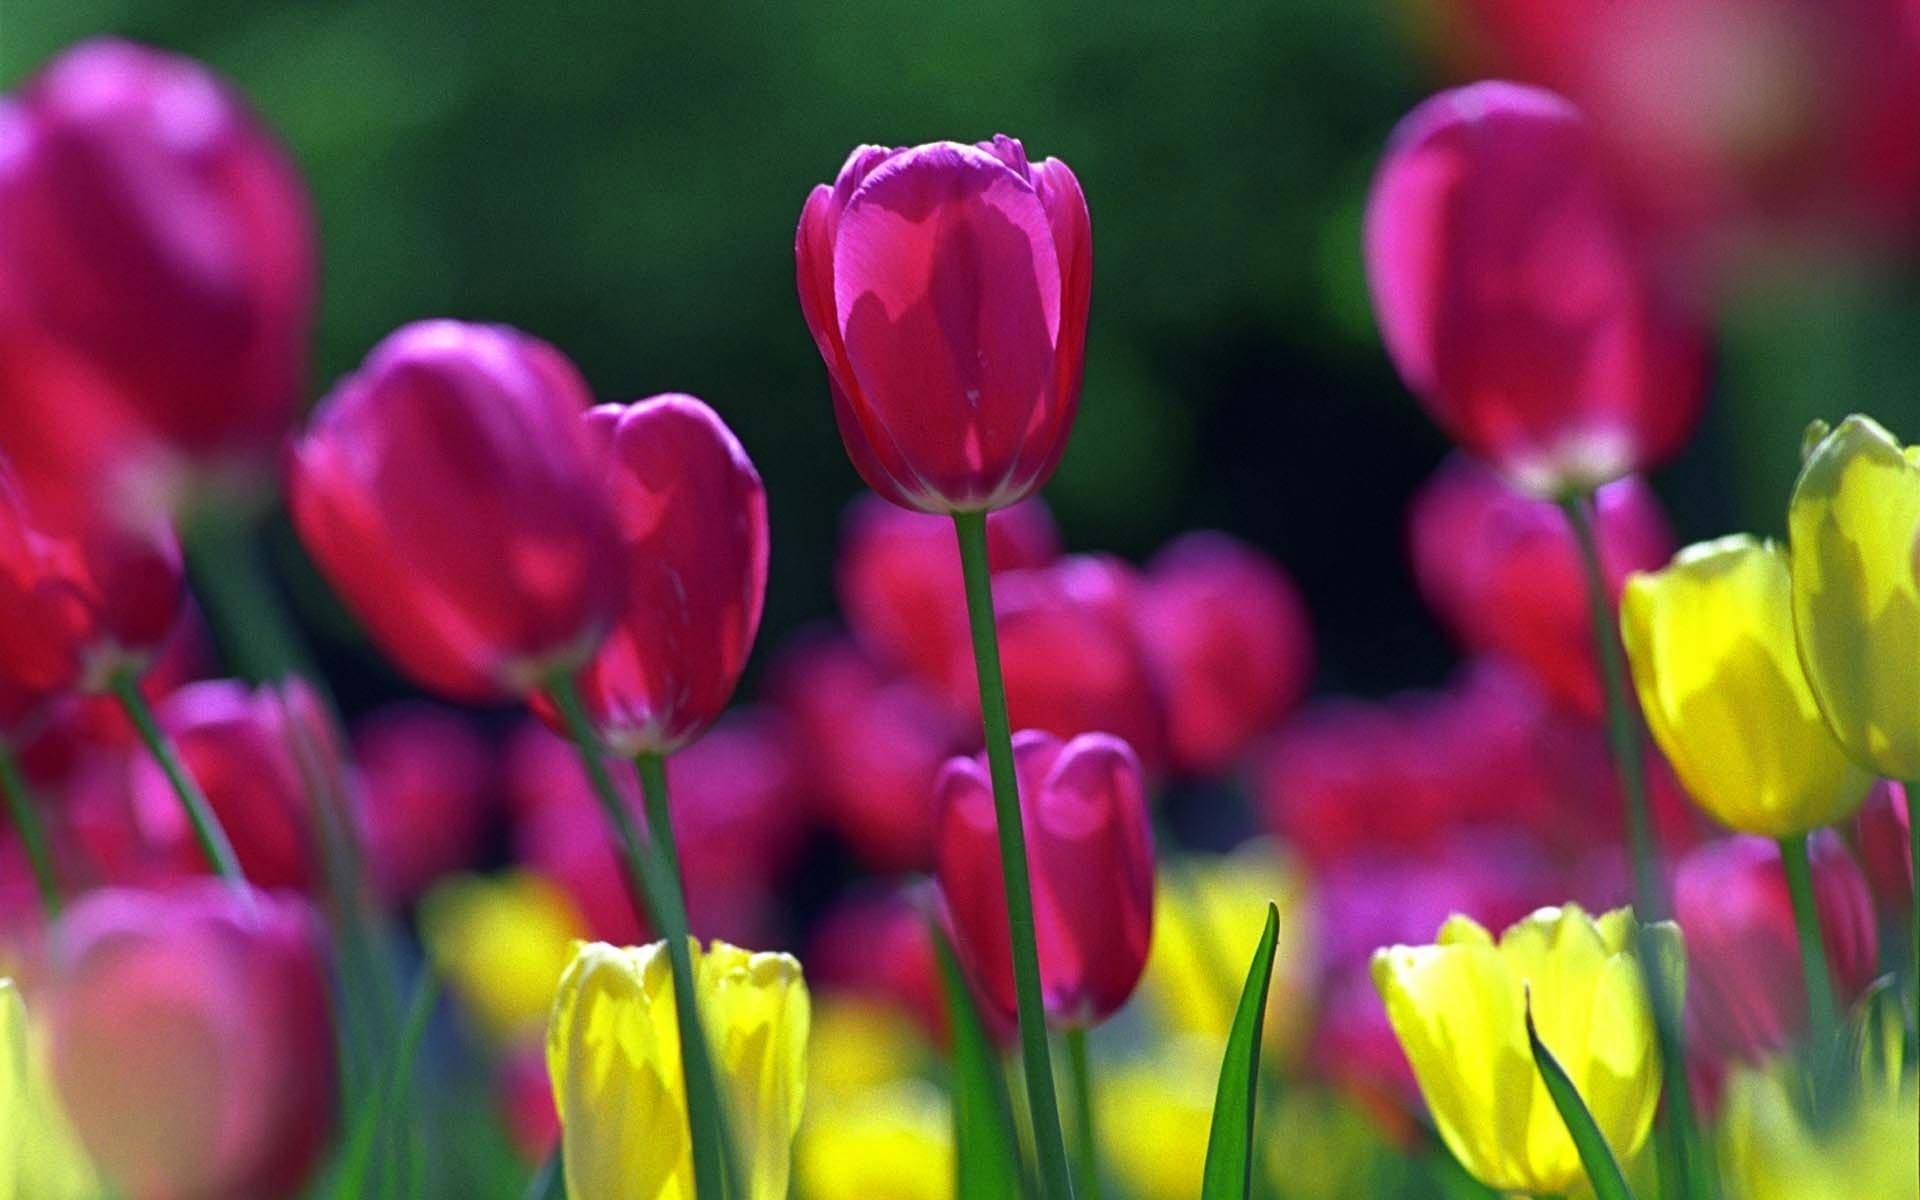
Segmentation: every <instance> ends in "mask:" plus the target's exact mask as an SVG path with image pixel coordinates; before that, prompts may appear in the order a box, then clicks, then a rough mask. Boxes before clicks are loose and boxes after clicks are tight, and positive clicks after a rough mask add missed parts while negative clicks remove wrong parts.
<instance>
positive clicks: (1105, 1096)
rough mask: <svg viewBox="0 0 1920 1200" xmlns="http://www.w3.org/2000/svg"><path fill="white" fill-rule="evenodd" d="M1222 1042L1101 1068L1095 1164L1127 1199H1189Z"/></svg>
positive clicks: (1194, 1043) (1192, 1039) (1177, 1041)
mask: <svg viewBox="0 0 1920 1200" xmlns="http://www.w3.org/2000/svg"><path fill="white" fill-rule="evenodd" d="M1225 1048H1226V1039H1225V1038H1224V1037H1219V1038H1215V1037H1210V1036H1206V1035H1203V1034H1193V1035H1188V1036H1184V1037H1178V1038H1173V1039H1170V1040H1168V1041H1166V1042H1164V1043H1162V1044H1161V1045H1160V1046H1159V1047H1158V1048H1157V1049H1155V1050H1154V1051H1153V1052H1152V1053H1151V1054H1149V1055H1147V1056H1146V1057H1144V1058H1138V1059H1134V1060H1131V1061H1123V1062H1118V1063H1115V1064H1113V1065H1112V1066H1110V1067H1107V1068H1106V1069H1104V1070H1102V1071H1101V1073H1100V1078H1099V1080H1098V1082H1097V1084H1096V1088H1095V1097H1096V1100H1097V1101H1098V1103H1099V1105H1100V1110H1099V1117H1098V1120H1097V1121H1096V1124H1095V1129H1096V1132H1097V1133H1098V1135H1099V1138H1100V1152H1101V1158H1102V1160H1103V1161H1104V1162H1105V1163H1106V1164H1107V1166H1108V1168H1109V1169H1110V1170H1111V1171H1112V1172H1113V1175H1114V1178H1115V1179H1117V1180H1118V1181H1119V1182H1120V1183H1121V1184H1122V1185H1123V1186H1124V1187H1125V1188H1126V1192H1127V1194H1128V1195H1130V1196H1137V1197H1139V1198H1140V1200H1192V1197H1194V1196H1196V1195H1198V1194H1199V1192H1200V1182H1201V1177H1202V1176H1203V1175H1204V1174H1205V1171H1206V1160H1207V1135H1208V1132H1209V1130H1210V1129H1211V1128H1212V1121H1213V1100H1214V1090H1215V1088H1216V1086H1217V1085H1218V1082H1219V1078H1218V1071H1219V1066H1220V1055H1221V1054H1222V1053H1223V1052H1224V1050H1225Z"/></svg>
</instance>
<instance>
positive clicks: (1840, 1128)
mask: <svg viewBox="0 0 1920 1200" xmlns="http://www.w3.org/2000/svg"><path fill="white" fill-rule="evenodd" d="M1796 1090H1797V1089H1796V1088H1795V1087H1794V1083H1793V1072H1792V1071H1791V1070H1789V1069H1788V1067H1787V1066H1786V1065H1785V1064H1782V1065H1781V1066H1778V1067H1775V1068H1772V1069H1764V1070H1762V1069H1746V1070H1741V1071H1737V1072H1735V1073H1734V1074H1733V1075H1732V1076H1731V1077H1730V1078H1729V1079H1728V1080H1727V1085H1726V1091H1725V1093H1724V1095H1723V1099H1722V1100H1721V1106H1720V1168H1721V1171H1722V1172H1723V1174H1724V1175H1725V1176H1726V1182H1727V1185H1728V1186H1727V1188H1726V1192H1727V1194H1728V1195H1730V1196H1737V1197H1739V1198H1740V1200H1863V1198H1864V1197H1868V1196H1874V1197H1880V1196H1885V1197H1888V1198H1889V1200H1892V1198H1894V1197H1901V1196H1906V1197H1913V1196H1920V1152H1916V1145H1915V1140H1914V1127H1915V1125H1916V1123H1920V1092H1917V1091H1916V1090H1915V1087H1914V1081H1913V1080H1912V1079H1908V1080H1907V1083H1906V1086H1905V1087H1904V1088H1903V1089H1901V1091H1900V1092H1899V1094H1898V1095H1889V1094H1888V1093H1887V1092H1885V1091H1884V1090H1881V1089H1877V1088H1863V1089H1862V1090H1861V1092H1860V1094H1859V1095H1858V1096H1857V1097H1856V1100H1855V1103H1854V1104H1853V1106H1852V1107H1851V1108H1849V1109H1848V1110H1846V1112H1845V1113H1844V1114H1843V1115H1842V1116H1841V1117H1840V1118H1839V1119H1838V1121H1837V1122H1836V1123H1835V1124H1834V1125H1833V1127H1831V1128H1828V1129H1823V1130H1820V1131H1818V1132H1816V1131H1815V1130H1813V1129H1810V1128H1809V1127H1808V1125H1807V1123H1806V1121H1805V1120H1804V1119H1803V1118H1802V1117H1801V1114H1800V1110H1799V1108H1798V1106H1797V1105H1796V1103H1795V1101H1794V1096H1793V1093H1794V1092H1795V1091H1796Z"/></svg>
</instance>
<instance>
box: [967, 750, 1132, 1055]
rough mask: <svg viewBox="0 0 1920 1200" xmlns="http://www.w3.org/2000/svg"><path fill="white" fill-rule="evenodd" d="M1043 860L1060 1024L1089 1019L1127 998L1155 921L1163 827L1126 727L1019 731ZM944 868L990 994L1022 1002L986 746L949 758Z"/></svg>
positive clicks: (1044, 941)
mask: <svg viewBox="0 0 1920 1200" xmlns="http://www.w3.org/2000/svg"><path fill="white" fill-rule="evenodd" d="M1013 753H1014V762H1015V765H1016V767H1017V768H1018V770H1019V774H1020V811H1021V817H1022V821H1023V824H1024V825H1025V826H1026V831H1027V856H1028V859H1029V862H1030V864H1031V866H1032V875H1033V894H1034V913H1035V924H1036V931H1037V937H1038V940H1039V948H1040V985H1041V992H1042V994H1043V996H1044V998H1045V1001H1046V1007H1047V1017H1048V1020H1049V1021H1050V1022H1052V1023H1053V1024H1055V1025H1056V1026H1060V1027H1066V1028H1085V1027H1088V1026H1092V1025H1097V1024H1099V1023H1100V1022H1102V1021H1104V1020H1106V1019H1107V1018H1108V1017H1110V1016H1112V1015H1113V1014H1114V1013H1115V1012H1116V1011H1118V1010H1119V1008H1120V1006H1121V1005H1122V1004H1124V1003H1126V1000H1127V997H1128V996H1130V995H1132V994H1133V989H1134V986H1135V985H1136V984H1137V983H1139V981H1140V973H1141V971H1142V970H1143V969H1144V968H1145V966H1146V961H1147V946H1148V943H1149V942H1150V941H1151V939H1152V933H1153V874H1154V865H1153V832H1152V830H1151V828H1150V827H1149V826H1148V824H1147V807H1146V804H1147V797H1146V777H1145V775H1144V773H1143V772H1142V771H1141V769H1140V761H1139V759H1138V758H1137V757H1135V755H1134V753H1133V750H1132V749H1131V748H1130V747H1128V746H1127V744H1126V743H1125V742H1123V741H1121V740H1120V739H1118V738H1115V737H1112V736H1109V735H1107V734H1101V733H1089V734H1082V735H1080V736H1078V737H1076V738H1074V739H1073V740H1072V741H1070V742H1064V743H1063V742H1062V741H1061V740H1060V739H1059V738H1056V737H1054V736H1053V735H1051V734H1048V733H1042V732H1040V731H1037V730H1023V731H1022V732H1020V733H1019V734H1017V735H1015V737H1014V739H1013ZM934 792H935V796H936V797H937V799H936V802H935V803H936V805H937V809H938V816H937V820H938V827H937V828H938V833H937V840H936V842H935V857H936V861H937V864H938V865H937V869H936V874H937V877H938V878H939V880H940V890H941V894H942V895H943V896H944V897H945V899H946V902H947V907H948V911H949V913H950V915H951V919H952V921H953V928H954V934H955V943H956V948H957V949H958V951H959V954H960V957H961V961H962V962H963V963H964V964H966V966H967V968H968V971H969V973H970V974H971V975H972V976H973V978H974V980H975V982H976V984H977V985H978V986H979V988H980V990H981V992H982V993H983V994H984V995H985V997H986V999H987V1000H988V1001H989V1002H990V1003H991V1004H993V1005H994V1006H995V1007H997V1008H999V1009H1000V1011H1001V1012H1002V1013H1003V1014H1009V1015H1010V1014H1012V1013H1013V1012H1014V1011H1015V1005H1014V993H1013V953H1012V950H1011V948H1010V943H1009V941H1008V932H1007V904H1006V892H1005V890H1004V888H1003V886H1002V879H1001V872H1000V851H999V842H998V839H997V835H996V834H995V824H994V807H993V785H992V783H991V782H990V781H989V779H988V776H987V763H986V758H985V756H984V755H982V756H980V757H978V758H956V759H953V760H952V761H951V762H949V763H948V764H947V765H946V767H945V769H943V770H942V771H941V773H940V778H939V780H938V781H937V782H936V783H935V784H934Z"/></svg>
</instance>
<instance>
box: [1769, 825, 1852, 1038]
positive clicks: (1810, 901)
mask: <svg viewBox="0 0 1920 1200" xmlns="http://www.w3.org/2000/svg"><path fill="white" fill-rule="evenodd" d="M1780 861H1781V862H1782V863H1783V864H1785V866H1786V868H1787V891H1788V892H1789V893H1791V894H1792V896H1793V923H1794V926H1795V928H1796V929H1797V930H1798V931H1799V934H1800V973H1801V975H1802V977H1803V978H1804V979H1805V980H1806V988H1807V1031H1808V1035H1809V1041H1810V1042H1811V1043H1812V1045H1813V1047H1814V1049H1815V1052H1816V1054H1821V1055H1824V1054H1826V1053H1828V1052H1829V1051H1831V1050H1832V1048H1833V1039H1834V1035H1835V1032H1836V1031H1837V1030H1838V1029H1839V1018H1838V1016H1837V1015H1836V1014H1837V1013H1838V1012H1839V1007H1838V1005H1837V1004H1835V1002H1834V998H1833V976H1832V974H1831V973H1830V972H1829V971H1828V970H1827V940H1826V935H1825V934H1823V933H1822V932H1821V930H1820V910H1819V906H1818V905H1817V904H1815V902H1814V897H1813V867H1812V864H1811V863H1809V862H1808V860H1807V839H1806V835H1805V834H1802V835H1800V836H1799V837H1790V838H1782V839H1780Z"/></svg>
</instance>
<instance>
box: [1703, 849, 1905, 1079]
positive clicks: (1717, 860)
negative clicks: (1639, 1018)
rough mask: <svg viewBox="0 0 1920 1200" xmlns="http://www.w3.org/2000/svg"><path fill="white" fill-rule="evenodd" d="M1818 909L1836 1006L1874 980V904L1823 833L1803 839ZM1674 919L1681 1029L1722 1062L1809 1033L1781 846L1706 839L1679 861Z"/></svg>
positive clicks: (1759, 1055) (1760, 1053)
mask: <svg viewBox="0 0 1920 1200" xmlns="http://www.w3.org/2000/svg"><path fill="white" fill-rule="evenodd" d="M1808 848H1809V849H1810V851H1811V852H1812V860H1813V889H1814V900H1815V907H1816V908H1817V909H1818V911H1819V914H1820V929H1821V934H1822V936H1823V938H1824V940H1825V942H1826V947H1827V962H1828V965H1829V967H1830V968H1831V970H1832V971H1833V983H1834V987H1835V989H1836V991H1837V992H1838V993H1839V996H1840V1000H1841V1002H1842V1003H1843V1004H1845V1003H1849V1002H1851V1001H1852V1000H1854V999H1855V998H1857V997H1858V996H1859V995H1860V993H1861V992H1862V991H1863V990H1864V989H1865V988H1866V986H1867V984H1868V982H1869V981H1871V980H1872V978H1873V976H1874V972H1875V970H1876V965H1877V962H1878V959H1877V957H1876V956H1877V954H1878V953H1879V937H1878V933H1877V930H1876V929H1875V925H1874V915H1873V899H1872V897H1871V895H1870V894H1869V893H1868V891H1867V882H1866V880H1865V878H1863V877H1862V876H1861V874H1860V868H1859V866H1858V865H1856V864H1855V863H1854V861H1853V857H1852V855H1850V854H1849V853H1848V852H1847V850H1846V847H1845V846H1843V845H1842V844H1841V843H1840V840H1839V839H1838V838H1837V837H1835V836H1834V835H1833V834H1831V833H1829V832H1825V831H1822V832H1821V833H1818V834H1816V835H1815V836H1814V837H1813V839H1812V840H1811V842H1810V843H1809V847H1808ZM1673 903H1674V915H1675V918H1676V919H1677V920H1678V921H1679V923H1680V929H1681V932H1682V933H1684V934H1685V935H1686V939H1687V964H1688V965H1687V1023H1688V1026H1689V1027H1690V1028H1691V1029H1692V1030H1693V1031H1694V1037H1695V1040H1696V1042H1698V1043H1700V1044H1702V1045H1703V1046H1704V1047H1705V1049H1707V1050H1708V1051H1709V1052H1710V1053H1712V1054H1714V1055H1717V1056H1720V1057H1723V1058H1738V1059H1746V1060H1751V1061H1760V1060H1762V1059H1765V1058H1768V1057H1770V1056H1772V1055H1774V1054H1776V1053H1778V1052H1779V1051H1782V1050H1785V1049H1786V1048H1787V1047H1789V1046H1791V1045H1792V1044H1793V1043H1794V1041H1795V1040H1797V1039H1798V1038H1799V1037H1800V1036H1801V1035H1803V1034H1804V1033H1805V1032H1806V1030H1807V992H1806V987H1805V985H1804V982H1803V980H1802V978H1801V970H1800V948H1799V940H1798V934H1797V932H1796V926H1795V923H1794V915H1793V900H1792V897H1791V895H1790V894H1789V893H1788V891H1787V875H1786V871H1785V870H1784V869H1783V868H1782V866H1781V863H1780V850H1779V848H1778V847H1777V846H1775V845H1774V844H1773V843H1772V842H1770V841H1768V840H1766V839H1765V838H1757V837H1746V836H1734V837H1729V838H1725V839H1722V840H1720V841H1717V842H1709V843H1707V844H1705V845H1703V846H1700V847H1699V848H1697V849H1695V850H1694V851H1693V852H1692V853H1690V854H1688V855H1687V856H1686V857H1685V858H1684V859H1682V860H1681V862H1680V865H1679V869H1678V870H1677V872H1676V874H1675V877H1674V892H1673Z"/></svg>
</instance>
